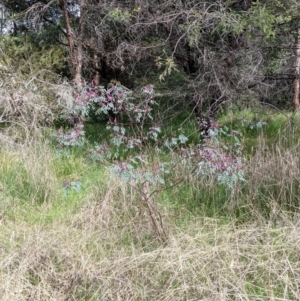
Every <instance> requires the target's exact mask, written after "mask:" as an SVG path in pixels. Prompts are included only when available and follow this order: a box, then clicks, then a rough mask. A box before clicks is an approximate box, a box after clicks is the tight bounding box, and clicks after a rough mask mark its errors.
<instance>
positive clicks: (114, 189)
mask: <svg viewBox="0 0 300 301" xmlns="http://www.w3.org/2000/svg"><path fill="white" fill-rule="evenodd" d="M42 214H46V213H42ZM166 215H167V212H165V217H167V216H166ZM282 220H283V221H284V223H282V225H281V226H280V227H278V228H276V227H273V228H272V227H270V226H268V225H267V223H265V224H261V223H253V224H245V225H242V226H236V225H235V224H234V223H226V224H225V225H222V224H220V221H218V220H215V219H207V218H195V219H194V220H192V221H191V222H190V224H189V226H188V227H187V228H186V229H185V230H180V229H178V228H176V227H174V226H172V224H167V225H166V227H168V231H169V240H168V243H167V245H165V246H162V245H161V243H159V241H157V239H156V238H155V236H154V235H153V231H152V228H151V224H150V223H149V219H148V217H147V216H146V215H145V214H144V210H143V208H142V207H139V204H138V202H137V196H136V195H135V194H134V192H133V191H130V190H128V189H127V188H126V187H125V186H124V184H122V183H120V182H118V181H115V180H110V181H109V182H108V183H107V188H106V189H105V191H104V190H102V189H100V188H99V189H95V190H94V192H93V194H92V196H90V201H89V202H85V203H83V204H82V206H81V208H80V210H78V211H77V212H76V213H75V214H69V215H68V216H66V218H65V219H64V221H63V222H61V221H60V222H53V223H51V224H36V225H34V226H30V225H29V224H28V223H25V222H22V221H18V222H16V221H12V220H9V219H7V220H3V221H2V225H1V232H0V233H1V234H0V241H1V244H0V248H1V253H0V254H1V255H0V270H1V274H0V296H2V297H0V299H1V300H3V301H4V300H5V301H6V300H15V301H18V300H43V301H44V300H55V301H59V300H107V301H108V300H111V301H114V300H122V301H123V300H126V301H127V300H159V301H160V300H161V301H162V300H164V301H165V300H172V301H173V300H178V301H179V300H180V301H182V300H210V301H211V300H298V299H299V298H300V294H299V291H300V287H299V286H300V285H299V283H300V260H299V252H300V243H299V242H300V234H299V233H300V224H299V223H297V222H291V221H290V220H289V219H288V218H284V219H282Z"/></svg>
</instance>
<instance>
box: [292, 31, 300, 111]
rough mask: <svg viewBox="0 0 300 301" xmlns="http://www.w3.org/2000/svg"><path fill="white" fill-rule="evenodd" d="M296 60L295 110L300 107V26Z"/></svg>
mask: <svg viewBox="0 0 300 301" xmlns="http://www.w3.org/2000/svg"><path fill="white" fill-rule="evenodd" d="M295 49H296V50H295V52H296V60H295V79H294V101H293V102H294V111H295V112H296V111H299V107H300V99H299V97H300V28H298V34H297V38H296V45H295Z"/></svg>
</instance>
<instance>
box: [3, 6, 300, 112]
mask: <svg viewBox="0 0 300 301" xmlns="http://www.w3.org/2000/svg"><path fill="white" fill-rule="evenodd" d="M4 5H5V6H6V7H7V8H8V9H10V10H12V11H14V12H17V13H19V19H18V20H19V23H18V24H19V27H18V24H17V22H16V26H15V30H16V34H17V33H19V34H22V33H23V34H24V30H23V31H22V29H21V27H22V26H23V27H25V28H26V33H28V32H30V34H31V35H32V36H35V37H36V39H37V40H41V39H42V40H43V41H44V40H45V41H46V40H47V41H52V43H54V44H57V45H60V46H62V47H65V49H66V50H68V52H69V69H70V74H71V76H72V77H73V79H74V82H75V84H76V85H77V86H81V85H82V83H83V82H84V81H87V82H91V81H93V82H94V83H96V85H99V84H107V83H108V82H109V81H110V80H112V79H116V80H119V81H121V83H122V84H124V85H126V86H129V87H135V86H139V85H141V84H142V83H143V81H150V80H151V81H152V82H153V81H154V82H156V83H157V87H158V90H159V89H160V87H161V92H162V93H164V94H167V93H170V92H172V93H171V94H172V98H173V99H176V101H177V102H178V103H179V104H180V105H181V106H182V105H184V106H190V107H191V108H194V109H195V112H196V114H198V116H200V115H201V114H205V113H207V114H208V115H211V116H213V115H214V114H215V113H216V112H217V110H218V109H219V108H220V107H222V106H226V105H228V104H232V103H234V104H237V105H239V106H248V105H252V104H256V103H258V102H264V103H269V104H271V105H276V106H277V105H286V104H291V101H290V100H291V98H292V94H293V88H292V86H293V80H294V76H295V72H296V70H295V60H296V57H295V54H294V51H293V49H294V48H295V45H296V44H295V43H296V39H297V30H298V27H299V18H298V15H297V13H296V12H297V10H298V9H299V3H298V1H296V0H285V1H280V2H276V3H271V2H270V1H266V0H261V1H258V0H222V1H202V0H201V1H194V0H186V1H182V0H176V1H171V0H167V1H161V0H152V1H150V0H135V1H134V0H128V1H97V0H68V1H67V0H59V1H58V0H51V1H50V0H43V1H37V0H28V1H18V0H16V1H4ZM21 25H22V26H21ZM23 27H22V28H23ZM18 30H19V31H18ZM178 78H180V87H179V86H178V82H177V79H178ZM170 79H171V80H170ZM163 81H168V87H169V91H166V90H165V88H166V86H164V83H163ZM173 82H177V84H175V85H173V86H172V83H173ZM183 86H184V87H185V88H183ZM168 87H167V88H168ZM179 88H180V89H179Z"/></svg>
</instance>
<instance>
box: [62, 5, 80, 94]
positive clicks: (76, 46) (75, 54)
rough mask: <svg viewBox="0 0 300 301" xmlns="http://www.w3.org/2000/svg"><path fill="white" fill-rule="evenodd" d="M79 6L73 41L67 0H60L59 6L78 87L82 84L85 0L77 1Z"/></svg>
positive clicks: (74, 77) (73, 73)
mask: <svg viewBox="0 0 300 301" xmlns="http://www.w3.org/2000/svg"><path fill="white" fill-rule="evenodd" d="M79 6H80V19H79V26H78V32H77V37H76V41H75V37H74V33H73V31H72V27H71V23H70V18H69V14H68V2H67V0H60V7H61V9H62V11H63V16H64V20H65V26H66V32H67V38H68V45H69V51H70V58H71V64H72V75H73V80H74V83H75V86H76V87H77V88H80V87H81V86H82V62H83V45H82V44H83V34H84V17H85V13H86V3H85V0H80V1H79Z"/></svg>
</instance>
